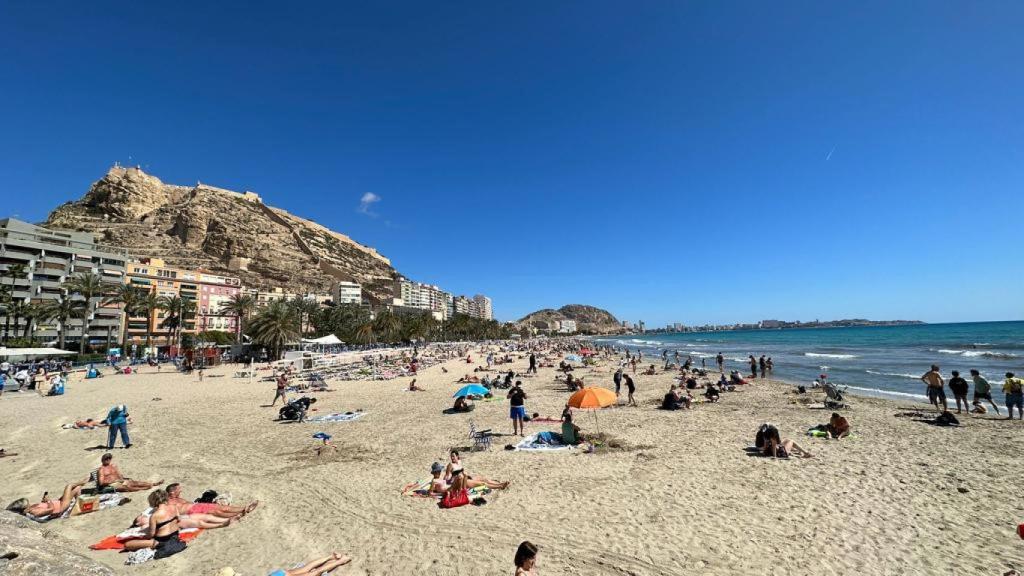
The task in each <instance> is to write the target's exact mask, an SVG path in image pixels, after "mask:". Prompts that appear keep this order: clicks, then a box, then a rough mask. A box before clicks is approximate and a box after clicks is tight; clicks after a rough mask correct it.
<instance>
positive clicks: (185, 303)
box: [159, 296, 196, 347]
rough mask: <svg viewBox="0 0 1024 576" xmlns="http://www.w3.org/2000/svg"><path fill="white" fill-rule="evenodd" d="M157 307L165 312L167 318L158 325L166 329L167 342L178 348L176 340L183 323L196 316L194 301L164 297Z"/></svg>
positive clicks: (176, 297)
mask: <svg viewBox="0 0 1024 576" xmlns="http://www.w3.org/2000/svg"><path fill="white" fill-rule="evenodd" d="M159 307H160V308H161V309H163V310H164V311H166V312H167V317H166V318H164V321H163V322H161V323H160V327H161V328H166V329H167V342H168V344H173V345H174V346H175V347H177V346H178V338H179V337H180V336H181V330H182V328H183V327H185V322H186V321H188V320H189V319H191V318H195V315H196V301H195V300H192V299H191V298H181V297H179V296H164V297H162V298H160V305H159Z"/></svg>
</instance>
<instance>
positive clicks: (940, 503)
mask: <svg viewBox="0 0 1024 576" xmlns="http://www.w3.org/2000/svg"><path fill="white" fill-rule="evenodd" d="M474 357H477V355H476V354H474ZM444 365H445V366H447V367H448V369H449V371H450V372H449V373H448V374H444V373H442V371H441V369H440V367H438V366H435V367H432V368H430V369H428V370H426V371H424V372H422V373H421V374H420V375H419V377H418V383H419V385H421V386H423V387H425V388H426V389H427V391H426V392H407V391H405V388H406V387H407V386H408V383H409V380H410V379H409V378H400V379H397V380H393V381H387V382H366V381H363V382H332V383H331V386H332V388H334V389H335V390H336V391H335V392H330V393H321V394H316V395H315V396H316V397H317V398H318V399H319V402H318V403H317V404H316V405H315V407H316V408H317V409H318V410H317V412H314V413H313V414H314V415H315V414H325V413H329V412H336V411H340V412H344V411H350V410H356V409H362V410H365V411H366V415H365V416H364V417H362V418H361V419H358V420H356V421H353V422H343V423H327V424H312V423H302V424H297V423H286V424H282V423H278V422H275V421H274V418H275V417H276V415H277V409H276V408H274V409H271V408H265V407H261V405H264V404H267V403H269V401H270V400H271V398H273V395H274V392H273V384H271V383H259V382H254V383H249V382H248V381H246V380H240V379H233V378H232V377H231V374H232V372H233V371H234V370H235V368H234V367H221V368H216V369H212V370H208V371H207V373H206V378H205V381H204V382H202V383H200V382H199V381H198V376H196V375H193V376H190V377H186V376H183V375H179V374H176V373H172V372H171V371H169V370H166V369H165V370H164V371H163V372H162V373H155V372H154V369H151V368H144V369H143V373H141V374H136V375H130V376H107V377H105V378H103V379H99V380H90V381H82V380H80V379H75V380H73V381H72V383H71V384H70V385H69V386H68V392H67V394H66V395H65V396H62V397H57V398H41V397H38V396H36V395H33V394H27V393H22V394H13V393H7V394H4V396H3V397H2V398H0V446H2V447H5V448H7V449H8V450H9V451H12V452H13V451H17V452H20V454H21V455H20V456H17V457H13V458H4V459H0V478H3V481H2V482H0V501H2V503H3V505H5V506H6V504H7V503H8V502H10V501H11V500H13V499H15V498H18V497H23V496H24V497H30V498H38V497H39V495H40V494H41V493H42V492H43V491H44V490H48V491H50V493H51V494H54V493H56V492H58V491H59V490H60V489H61V488H62V487H63V485H64V484H65V483H68V482H70V481H73V480H76V479H81V478H83V477H85V476H86V475H87V474H88V473H89V471H90V470H92V469H94V468H96V467H97V466H98V463H99V457H100V455H101V454H102V453H103V452H104V450H103V449H96V450H90V449H89V448H90V447H95V446H98V445H101V444H103V443H104V442H105V439H106V429H98V430H94V431H80V430H62V429H61V427H60V426H61V424H63V423H66V422H71V421H74V420H75V419H79V418H86V417H94V418H97V419H98V418H102V417H104V416H105V414H106V411H107V410H108V409H109V408H110V407H111V406H112V405H114V404H116V403H126V404H127V405H128V407H129V410H130V412H131V414H132V416H133V418H134V421H135V423H134V424H133V425H132V426H131V428H130V431H131V435H132V440H133V442H134V443H135V444H134V446H133V447H132V448H131V449H130V450H122V449H115V450H114V455H115V462H116V463H117V464H119V466H120V468H121V470H122V471H123V472H124V473H125V474H126V475H127V476H130V477H133V478H137V479H157V478H162V479H164V480H166V481H168V482H181V483H182V484H183V485H184V488H185V496H186V497H188V498H195V497H197V496H198V495H199V494H200V493H201V492H202V491H203V490H205V489H207V488H212V489H215V490H217V491H218V492H220V493H221V494H230V495H231V497H232V499H233V501H234V502H235V503H240V502H244V501H248V500H251V499H258V500H259V501H260V502H261V504H260V507H259V508H258V509H257V510H256V511H255V512H254V513H253V514H251V515H250V516H248V517H246V518H245V519H243V520H242V521H241V522H240V523H239V524H238V525H236V526H233V527H230V528H226V529H222V530H215V531H209V532H206V533H204V534H202V535H201V536H200V537H199V538H198V539H197V540H196V541H194V542H193V543H191V544H190V545H189V547H188V550H186V551H185V552H183V553H181V554H178V555H177V556H174V557H172V558H169V559H167V560H161V561H155V562H149V563H147V564H144V565H142V566H138V567H127V566H124V565H123V562H124V559H125V557H124V555H121V554H118V553H115V552H92V551H88V550H87V549H86V546H87V545H88V544H90V543H93V542H96V541H98V540H100V539H102V538H103V537H105V536H109V535H113V534H116V533H118V532H120V531H121V530H122V529H123V528H125V527H127V526H128V524H129V523H130V522H131V520H132V518H133V517H134V516H135V515H136V514H138V513H139V512H140V511H141V510H142V509H143V508H144V507H145V505H144V501H145V496H146V493H145V492H143V493H136V494H134V495H133V499H134V502H133V503H132V504H129V505H127V506H124V507H121V508H117V509H113V510H105V511H100V512H97V513H93V514H88V515H84V516H79V517H74V518H70V519H66V520H59V521H55V522H51V523H49V524H47V525H46V529H47V530H51V531H55V532H59V533H60V534H62V535H64V536H67V537H69V538H71V539H72V540H73V541H75V542H78V543H80V545H81V549H82V551H83V552H84V553H85V554H88V555H89V556H90V557H93V558H95V559H97V560H98V561H100V562H103V563H105V564H108V565H110V566H111V567H112V568H113V569H114V570H115V571H116V572H118V573H132V574H143V575H149V574H196V575H211V576H212V575H214V574H216V573H217V572H218V571H219V570H220V569H221V568H223V567H226V566H231V567H233V568H234V569H235V571H236V572H237V573H239V574H241V575H245V576H256V575H263V574H266V573H268V572H270V571H271V570H272V569H275V568H281V567H290V566H292V565H294V564H295V563H297V562H300V561H302V560H305V559H309V558H312V557H315V556H319V555H324V554H327V553H329V552H330V551H332V550H337V551H340V552H343V553H347V554H350V555H351V556H353V557H354V561H353V562H352V564H351V565H349V566H346V567H343V568H341V569H340V570H338V571H337V572H336V574H339V575H343V576H344V575H349V574H437V575H456V574H460V575H468V574H472V575H483V574H488V575H490V574H495V575H497V574H512V573H513V571H514V569H513V567H512V556H513V554H514V552H515V548H516V546H517V545H518V544H519V542H520V541H522V540H530V541H532V542H534V543H535V544H537V545H538V546H539V547H540V555H539V563H538V573H539V574H542V575H544V576H552V575H560V574H565V575H569V574H572V575H581V576H583V575H586V576H594V575H622V574H632V575H668V574H747V575H749V574H808V575H810V574H814V575H818V576H820V575H828V574H836V575H839V574H859V575H892V574H1002V573H1003V571H1005V570H1007V569H1008V568H1010V567H1016V568H1018V569H1020V568H1024V542H1022V541H1021V540H1020V539H1019V538H1018V537H1017V535H1016V534H1015V528H1016V526H1017V524H1018V523H1020V522H1024V499H1022V498H1021V497H1020V483H1021V478H1022V472H1024V460H1022V459H1021V457H1020V446H1021V443H1022V441H1024V425H1022V424H1021V423H1020V422H1019V421H1015V422H1012V423H1008V422H1005V421H1002V420H997V419H995V416H994V415H989V416H987V417H974V418H971V417H966V416H965V417H964V418H962V421H964V422H965V423H966V425H965V426H963V427H961V428H959V429H947V428H939V427H935V426H930V425H928V424H925V423H921V422H916V421H914V420H913V419H912V418H896V417H894V414H895V413H897V412H901V411H904V410H905V409H921V410H925V411H927V409H928V407H927V406H923V405H920V404H913V403H910V402H894V401H889V400H883V399H868V398H852V400H851V404H852V407H851V409H849V410H846V411H843V413H844V414H845V415H846V416H848V418H849V419H850V421H851V423H852V424H853V427H854V431H855V432H856V434H857V437H856V438H849V439H844V440H840V441H829V440H824V439H811V438H808V437H806V436H805V434H804V433H805V431H806V429H807V428H808V427H810V426H813V425H815V424H818V423H823V422H826V421H827V420H828V416H829V414H830V412H831V411H826V410H821V409H811V408H808V407H806V406H804V405H802V404H800V403H798V398H797V396H796V395H795V394H793V393H792V387H791V386H786V385H782V384H778V383H774V384H773V383H764V382H759V383H758V384H755V385H753V386H749V387H745V388H743V389H742V391H741V392H736V393H725V394H723V397H722V402H721V403H719V404H713V405H712V404H704V405H698V406H697V407H696V408H695V409H693V410H691V411H679V412H664V411H660V410H657V409H656V406H657V403H658V402H659V401H660V399H661V398H662V396H663V394H664V393H665V391H666V390H667V389H668V386H669V384H670V383H671V377H672V376H671V375H670V374H664V373H659V375H657V376H636V378H635V380H636V383H637V386H638V393H637V398H638V401H639V403H640V407H639V408H626V407H613V408H608V409H605V410H602V411H601V412H600V413H599V414H597V418H598V419H599V423H600V429H601V430H602V431H603V432H605V433H607V434H609V435H610V436H612V437H613V438H614V439H616V442H615V444H616V445H617V446H618V447H616V448H612V447H605V448H604V449H601V450H599V451H598V452H597V453H594V454H586V453H582V452H579V451H577V452H575V453H564V452H557V453H523V452H514V451H506V450H503V447H504V445H505V444H507V443H514V442H516V441H517V440H516V439H515V438H513V437H511V436H503V437H498V438H495V439H494V446H493V448H492V450H491V451H489V452H477V453H469V452H467V453H465V454H464V463H465V465H466V469H467V471H469V472H470V473H471V474H478V475H484V476H488V477H490V478H495V479H501V480H505V479H507V480H511V482H512V485H511V487H510V488H509V489H507V490H505V491H498V492H493V493H491V494H490V495H488V496H487V504H486V505H484V506H479V507H476V506H466V507H462V508H458V509H454V510H441V509H439V508H438V507H437V506H436V505H435V503H434V502H433V501H431V500H428V499H422V498H412V497H406V496H402V495H401V494H400V490H401V488H402V486H403V485H405V484H406V483H408V482H411V481H413V480H417V479H422V478H427V477H429V474H428V469H429V467H430V464H431V462H434V461H442V462H444V461H446V456H447V454H446V453H447V451H448V449H450V448H451V447H453V446H468V445H470V444H471V442H470V440H469V438H468V430H469V422H470V420H473V421H475V422H476V424H477V426H478V427H480V428H492V429H494V431H495V432H500V433H503V434H509V432H510V431H511V425H510V421H509V420H508V403H507V401H498V402H478V403H477V407H476V410H475V411H474V412H472V413H470V414H459V415H442V413H441V410H442V409H444V408H447V407H450V406H451V404H452V400H451V396H452V393H453V392H454V391H455V390H456V389H458V388H459V387H460V386H461V385H460V384H456V383H454V380H455V379H456V378H458V377H459V376H461V375H462V374H464V373H466V372H468V371H469V370H470V369H471V368H472V367H473V366H476V364H474V365H473V366H469V367H468V368H467V365H466V364H465V362H464V361H450V362H448V363H446V364H444ZM513 366H514V367H515V368H516V369H517V370H519V371H525V368H526V361H525V360H523V359H520V360H518V361H517V362H516V363H514V364H513ZM610 366H611V361H609V360H606V361H605V362H604V366H603V367H602V368H601V369H600V370H601V371H599V372H593V373H592V371H591V370H589V369H583V370H579V371H577V374H580V375H583V376H585V378H586V381H587V382H588V383H589V384H601V385H604V386H608V387H611V371H612V368H611V367H610ZM554 373H555V372H554V370H552V369H550V368H548V369H542V370H541V372H540V374H539V375H538V376H536V377H534V378H529V379H524V384H525V388H526V391H527V393H528V394H529V400H528V401H527V409H528V411H529V412H531V413H532V412H539V413H540V414H541V415H542V416H549V417H554V418H557V417H558V416H559V414H560V412H561V408H562V406H563V405H564V403H565V400H566V398H567V396H568V394H567V393H566V392H565V391H564V386H563V385H561V384H558V383H556V382H555V381H554ZM217 376H219V377H217ZM999 396H1001V394H1000V395H999ZM624 400H625V398H624V397H623V401H624ZM576 421H577V423H578V424H579V425H580V426H581V427H582V428H583V429H584V432H585V433H586V432H594V431H595V430H596V425H595V418H594V415H592V414H590V413H582V414H578V415H577V417H576ZM765 421H770V422H774V423H776V424H777V425H778V427H779V429H780V431H781V432H782V435H783V437H784V438H785V437H789V438H793V439H795V440H796V441H797V442H798V443H799V444H801V445H803V446H804V447H805V448H808V449H809V450H811V451H812V452H813V453H814V454H815V457H814V458H811V459H796V458H794V459H790V460H788V461H784V460H773V459H766V458H761V457H752V456H748V455H747V453H746V452H745V451H744V448H745V447H747V446H749V445H751V444H752V443H753V438H754V433H755V431H756V429H757V426H758V425H759V424H760V423H762V422H765ZM557 427H558V424H557V423H539V424H529V423H528V424H527V433H530V432H532V431H540V430H557V429H558V428H557ZM319 431H324V432H327V433H329V434H332V435H333V436H334V442H335V445H336V446H337V447H338V449H339V450H338V452H337V454H330V455H327V456H323V457H317V456H316V455H314V453H313V448H314V447H315V445H316V442H315V441H314V440H313V439H312V438H311V435H312V434H313V433H315V432H319ZM33 501H36V500H33Z"/></svg>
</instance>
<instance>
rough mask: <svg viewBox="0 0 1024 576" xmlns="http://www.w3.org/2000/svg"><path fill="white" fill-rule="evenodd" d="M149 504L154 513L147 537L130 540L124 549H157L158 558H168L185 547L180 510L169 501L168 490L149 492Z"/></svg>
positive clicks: (147, 530)
mask: <svg viewBox="0 0 1024 576" xmlns="http://www.w3.org/2000/svg"><path fill="white" fill-rule="evenodd" d="M148 500H149V505H150V507H152V508H153V514H151V515H150V517H149V525H148V526H147V527H146V531H145V537H144V538H139V539H136V540H128V541H126V542H125V543H124V549H125V550H126V551H128V552H134V551H135V550H143V549H146V548H152V549H155V550H156V556H155V557H156V558H166V557H168V556H172V555H174V554H177V553H178V552H181V551H182V550H184V549H185V543H184V542H182V541H181V538H180V537H179V532H178V530H179V529H180V528H181V524H180V521H179V515H178V511H177V510H176V509H175V508H174V506H172V505H171V504H170V503H169V502H168V501H167V492H166V491H164V490H160V489H157V490H154V491H152V492H150V493H149V498H148Z"/></svg>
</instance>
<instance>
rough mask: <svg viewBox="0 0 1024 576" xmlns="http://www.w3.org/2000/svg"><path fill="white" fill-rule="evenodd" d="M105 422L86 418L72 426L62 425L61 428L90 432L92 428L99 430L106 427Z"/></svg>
mask: <svg viewBox="0 0 1024 576" xmlns="http://www.w3.org/2000/svg"><path fill="white" fill-rule="evenodd" d="M106 425H107V421H106V420H98V421H97V420H93V419H92V418H86V419H85V420H75V423H74V424H63V425H61V428H64V429H68V430H92V429H94V428H100V427H102V426H106Z"/></svg>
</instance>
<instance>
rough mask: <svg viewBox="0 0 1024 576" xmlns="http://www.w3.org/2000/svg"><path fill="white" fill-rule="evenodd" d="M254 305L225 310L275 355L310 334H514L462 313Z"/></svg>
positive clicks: (371, 337)
mask: <svg viewBox="0 0 1024 576" xmlns="http://www.w3.org/2000/svg"><path fill="white" fill-rule="evenodd" d="M243 304H244V305H243ZM254 307H255V306H254V305H253V303H252V302H251V301H250V302H234V301H232V302H227V303H225V305H224V307H223V308H222V313H229V311H230V314H231V315H233V316H236V317H237V318H238V319H239V322H238V324H239V326H241V325H242V323H243V322H244V323H245V331H246V333H247V334H248V335H249V337H251V338H252V341H253V342H254V343H256V344H260V345H262V346H264V347H266V348H268V349H270V350H271V352H272V353H273V357H275V358H276V357H278V356H279V354H280V351H281V349H282V348H283V347H284V346H285V345H286V344H289V343H294V342H296V341H297V340H298V339H299V338H301V337H304V336H307V335H312V336H325V335H327V334H335V335H336V336H338V337H339V338H340V339H342V340H343V341H345V342H353V343H359V344H374V343H397V342H409V341H412V340H421V341H423V340H425V341H435V342H436V341H446V340H487V339H501V338H508V337H509V336H510V332H509V330H508V328H507V327H505V326H502V325H501V324H499V323H498V322H496V321H494V320H481V319H479V318H473V317H471V316H466V315H463V314H456V315H455V317H454V318H451V319H449V320H447V321H445V322H441V321H439V320H437V319H436V318H434V316H433V315H432V314H430V313H429V312H426V311H424V312H422V313H421V312H398V311H395V310H393V309H391V308H383V309H380V310H378V311H376V313H371V311H370V310H369V309H367V308H365V307H363V306H359V305H358V304H341V305H337V306H328V307H326V308H320V307H319V306H317V305H316V304H315V303H313V302H310V301H308V300H305V301H303V300H301V299H295V300H290V301H283V300H282V301H275V302H272V303H270V304H269V305H268V306H266V307H264V308H262V309H260V310H259V311H257V312H255V313H253V308H254ZM250 316H251V318H250ZM247 318H250V319H249V320H246V319H247Z"/></svg>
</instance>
